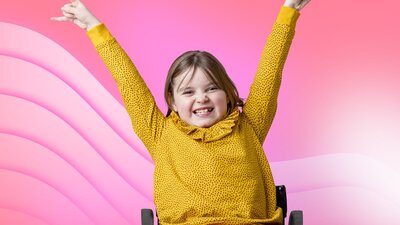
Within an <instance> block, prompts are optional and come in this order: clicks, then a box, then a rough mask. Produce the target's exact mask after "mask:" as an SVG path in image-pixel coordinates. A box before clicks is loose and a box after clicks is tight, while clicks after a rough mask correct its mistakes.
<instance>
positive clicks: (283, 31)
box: [88, 7, 298, 225]
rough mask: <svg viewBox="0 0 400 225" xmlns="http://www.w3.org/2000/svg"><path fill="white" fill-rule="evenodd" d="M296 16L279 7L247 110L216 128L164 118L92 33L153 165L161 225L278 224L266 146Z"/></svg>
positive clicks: (100, 34) (107, 38)
mask: <svg viewBox="0 0 400 225" xmlns="http://www.w3.org/2000/svg"><path fill="white" fill-rule="evenodd" d="M297 17H298V13H297V11H295V10H293V9H289V8H286V7H283V8H282V9H281V12H280V14H279V15H278V19H277V22H276V23H275V24H274V26H273V28H272V32H271V34H270V35H269V37H268V40H267V44H266V46H265V48H264V50H263V53H262V57H261V61H260V64H259V67H258V70H257V73H256V76H255V79H254V82H253V84H252V87H251V90H250V95H249V97H248V99H247V101H246V103H245V105H244V107H243V110H242V112H239V113H238V112H237V111H236V112H233V113H232V114H231V115H230V116H228V117H226V118H225V119H224V120H222V121H219V122H218V123H217V124H215V125H213V127H211V128H196V127H193V126H191V127H190V125H188V124H185V123H184V122H183V121H181V120H180V119H179V117H177V116H176V115H175V114H172V116H169V117H165V116H164V115H163V114H162V113H161V112H160V110H159V109H158V107H157V106H156V104H155V101H154V99H153V97H152V95H151V93H150V91H149V89H148V88H147V86H146V84H145V82H144V81H143V79H142V78H141V76H140V74H139V73H138V71H137V70H136V68H135V66H134V64H133V63H132V62H131V60H130V59H129V57H128V56H127V55H126V53H125V52H124V51H123V49H122V48H121V47H120V46H119V44H118V43H117V41H116V40H115V39H114V38H113V37H112V35H111V34H110V33H109V32H108V30H107V29H106V28H105V26H104V25H100V26H97V27H95V28H93V29H92V30H90V31H89V32H88V35H89V37H90V38H91V40H92V41H93V43H94V45H95V47H96V49H97V51H98V53H99V54H100V56H101V57H102V58H103V60H104V62H105V64H106V66H107V67H108V68H109V70H110V72H111V73H112V75H113V77H114V79H115V80H116V82H117V84H118V87H119V89H120V92H121V95H122V97H123V100H124V103H125V107H126V109H127V111H128V113H129V115H130V117H131V120H132V126H133V129H134V131H135V132H136V134H137V135H138V136H139V137H140V139H141V140H142V141H143V143H144V144H145V146H146V147H147V148H148V150H149V152H150V154H151V156H152V157H153V160H154V162H155V170H154V201H155V204H156V208H157V213H158V216H159V220H160V224H166V225H169V224H198V225H200V224H281V221H282V210H281V209H280V208H277V206H276V196H275V184H274V180H273V177H272V173H271V170H270V167H269V164H268V161H267V158H266V156H265V154H264V151H263V149H262V144H263V142H264V140H265V137H266V135H267V133H268V130H269V128H270V126H271V123H272V120H273V118H274V115H275V112H276V106H277V103H276V101H277V95H278V91H279V86H280V82H281V76H282V70H283V65H284V63H285V60H286V57H287V55H288V51H289V47H290V44H291V41H292V39H293V37H294V28H295V24H296V20H297ZM174 115H175V116H176V117H174ZM203 133H204V136H201V135H202V134H203ZM215 137H218V138H215Z"/></svg>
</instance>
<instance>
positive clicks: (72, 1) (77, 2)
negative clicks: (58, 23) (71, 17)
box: [71, 0, 80, 7]
mask: <svg viewBox="0 0 400 225" xmlns="http://www.w3.org/2000/svg"><path fill="white" fill-rule="evenodd" d="M79 3H80V2H79V0H71V5H72V6H74V7H76V6H78V4H79Z"/></svg>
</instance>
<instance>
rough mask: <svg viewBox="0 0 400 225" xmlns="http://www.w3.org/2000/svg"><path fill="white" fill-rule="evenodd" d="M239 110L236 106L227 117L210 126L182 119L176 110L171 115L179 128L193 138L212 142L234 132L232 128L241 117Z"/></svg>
mask: <svg viewBox="0 0 400 225" xmlns="http://www.w3.org/2000/svg"><path fill="white" fill-rule="evenodd" d="M239 112H240V111H239V109H238V108H236V109H235V110H234V111H233V112H232V113H231V114H229V115H228V116H227V117H225V119H223V120H221V121H219V122H218V123H216V124H214V125H212V126H211V127H208V128H203V127H196V126H193V125H190V124H188V123H186V122H185V121H183V120H181V118H179V116H178V114H176V113H175V112H174V111H172V112H171V114H170V116H169V117H170V118H171V119H172V121H173V122H174V124H175V126H176V127H178V129H179V130H181V131H182V132H184V133H185V134H187V135H188V136H190V137H191V138H192V139H195V140H199V141H202V142H212V141H215V140H219V139H221V138H223V137H225V136H227V135H228V134H230V133H232V129H233V127H234V126H235V125H236V123H237V121H238V119H239Z"/></svg>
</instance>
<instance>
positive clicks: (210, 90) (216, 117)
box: [171, 68, 228, 127]
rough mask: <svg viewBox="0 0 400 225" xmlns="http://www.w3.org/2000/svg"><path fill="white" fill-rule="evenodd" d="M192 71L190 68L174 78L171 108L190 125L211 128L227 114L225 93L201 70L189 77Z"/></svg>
mask: <svg viewBox="0 0 400 225" xmlns="http://www.w3.org/2000/svg"><path fill="white" fill-rule="evenodd" d="M192 71H193V69H192V68H190V69H188V70H187V71H185V72H183V73H182V74H180V75H178V76H177V77H175V78H174V82H173V83H174V86H173V92H174V93H173V99H172V102H171V103H172V104H171V105H172V108H173V110H174V111H175V112H177V113H178V114H179V117H180V118H181V119H182V120H183V121H185V122H186V123H188V124H190V125H194V126H197V127H211V126H212V125H214V124H215V123H217V122H218V121H220V120H221V119H223V118H224V117H225V115H226V113H227V110H228V109H227V108H228V106H227V104H228V103H227V96H226V93H225V91H223V90H222V89H219V88H218V87H217V86H216V85H215V84H214V83H213V82H212V81H210V80H209V79H208V78H207V75H206V74H205V73H204V71H203V70H202V69H197V70H196V72H195V73H194V74H193V76H192V77H191V76H190V74H191V73H193V72H192ZM186 74H188V75H187V76H186Z"/></svg>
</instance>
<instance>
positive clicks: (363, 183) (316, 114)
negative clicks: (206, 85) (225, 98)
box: [0, 0, 400, 225]
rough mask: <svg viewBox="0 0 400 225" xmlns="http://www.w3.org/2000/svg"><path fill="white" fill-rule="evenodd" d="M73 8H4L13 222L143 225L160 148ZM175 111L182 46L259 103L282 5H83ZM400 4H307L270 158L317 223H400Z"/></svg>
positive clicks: (2, 163)
mask: <svg viewBox="0 0 400 225" xmlns="http://www.w3.org/2000/svg"><path fill="white" fill-rule="evenodd" d="M65 3H66V1H60V0H54V1H49V0H47V1H21V0H14V1H5V2H3V3H2V6H1V7H0V224H10V225H18V224H32V225H42V224H57V225H64V224H65V225H66V224H140V208H144V207H154V206H153V203H152V172H153V171H152V170H153V165H152V161H151V159H150V157H149V154H148V153H147V152H146V150H145V149H144V147H143V145H142V144H141V142H140V141H139V140H138V138H137V137H136V136H135V134H134V133H133V131H132V130H131V128H130V121H129V118H128V116H127V115H126V113H125V111H124V108H123V106H122V104H121V98H120V96H119V93H118V90H117V88H116V86H115V83H114V82H113V80H112V78H111V76H110V74H109V73H108V71H107V70H106V69H105V67H104V65H103V64H102V62H101V60H100V59H99V57H98V56H97V54H96V52H95V51H94V49H93V46H92V45H91V43H90V41H89V39H88V38H87V37H86V35H85V32H84V31H82V30H80V29H79V28H77V27H75V26H74V25H72V24H59V23H55V22H51V21H50V20H49V17H51V16H57V15H59V8H60V7H61V6H62V5H63V4H65ZM85 3H86V5H87V6H88V8H90V9H91V10H92V11H93V12H95V14H96V15H97V16H98V17H99V18H100V19H101V20H102V21H103V22H104V23H105V24H106V25H107V26H108V27H109V29H110V30H111V31H112V32H113V34H114V36H116V37H117V39H118V40H119V41H120V43H121V44H122V46H123V47H124V48H125V49H126V51H127V52H128V54H129V55H130V56H131V57H132V59H133V60H134V62H135V63H136V65H137V67H138V69H139V70H140V71H141V73H142V75H143V77H144V79H145V80H146V81H147V83H148V85H149V87H150V89H151V90H153V94H154V96H155V98H156V101H157V103H158V104H159V106H160V107H161V109H162V110H163V111H166V107H165V104H164V101H163V97H162V95H163V93H162V91H159V90H162V89H163V83H164V78H165V75H166V72H167V70H168V67H169V65H170V64H171V62H172V61H173V60H174V59H175V58H176V57H177V56H178V55H179V54H181V53H182V52H184V51H187V50H191V49H202V50H207V51H210V52H212V53H213V54H214V55H216V56H217V57H218V58H219V59H220V60H221V61H222V63H223V64H224V65H225V67H226V69H227V71H228V73H229V74H230V76H231V77H232V79H233V80H234V81H235V83H236V85H237V87H238V89H239V92H240V94H241V96H242V97H246V96H247V94H248V89H249V86H250V84H251V81H252V78H253V74H254V72H255V70H256V66H257V63H258V59H259V56H260V53H261V50H262V47H263V45H264V43H265V39H266V37H267V35H268V34H269V32H270V30H271V27H272V24H273V22H274V20H275V18H276V15H277V13H278V11H279V8H280V6H281V5H282V3H283V1H261V0H257V1H228V0H220V1H211V0H206V1H194V0H193V1H185V0H170V1H160V0H158V1H155V0H154V1H127V0H114V1H112V4H111V3H110V2H109V1H104V0H96V1H94V0H87V1H85ZM399 7H400V3H399V2H398V1H394V0H389V1H385V2H384V3H382V4H379V3H373V4H370V3H368V4H366V2H365V1H357V0H356V1H348V2H346V3H344V2H340V1H333V2H326V1H317V0H314V1H312V3H310V5H309V6H308V7H307V8H305V9H304V10H303V11H302V15H301V17H300V19H299V22H298V26H297V34H296V37H295V39H294V42H293V45H292V48H291V52H290V54H289V57H288V60H287V63H286V66H285V70H284V78H283V82H282V88H281V92H280V96H279V108H278V112H277V116H276V118H275V121H274V124H273V126H272V129H271V131H270V133H269V136H268V138H267V141H266V144H265V145H264V147H265V152H266V154H267V157H268V159H269V161H270V163H271V167H272V169H273V173H274V176H275V180H276V183H280V184H285V185H286V186H287V189H288V204H289V209H290V210H292V209H302V210H303V211H304V221H305V224H309V225H319V224H328V225H329V224H364V225H372V224H398V221H400V220H399V219H400V214H399V213H398V210H399V209H400V192H399V191H398V190H400V166H399V165H400V164H399V163H398V161H399V157H400V154H399V153H398V152H399V150H400V116H399V115H400V101H399V99H400V91H399V86H400V76H399V75H400V66H399V58H400V53H399V52H400V45H399V44H398V40H400V31H399V30H398V29H397V27H398V24H399V22H400V17H399V16H398V12H397V9H398V8H399Z"/></svg>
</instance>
